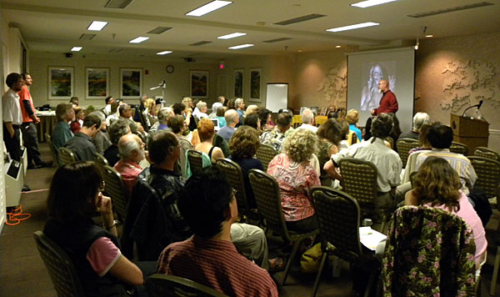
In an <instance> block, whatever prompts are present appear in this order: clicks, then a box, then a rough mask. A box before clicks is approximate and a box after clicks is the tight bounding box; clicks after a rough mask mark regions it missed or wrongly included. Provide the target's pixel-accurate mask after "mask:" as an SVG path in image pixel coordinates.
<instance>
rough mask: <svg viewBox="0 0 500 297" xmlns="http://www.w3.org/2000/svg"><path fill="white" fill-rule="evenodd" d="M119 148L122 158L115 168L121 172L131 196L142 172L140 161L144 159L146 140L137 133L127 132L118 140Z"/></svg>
mask: <svg viewBox="0 0 500 297" xmlns="http://www.w3.org/2000/svg"><path fill="white" fill-rule="evenodd" d="M118 149H119V150H120V156H121V159H120V161H118V163H116V164H115V166H114V168H115V169H116V171H118V172H119V173H120V174H121V176H122V179H123V183H124V184H125V188H127V192H128V195H129V197H130V195H131V193H132V188H133V187H134V184H135V181H136V180H137V176H139V174H140V173H141V172H142V168H141V167H140V166H139V162H141V161H142V160H143V159H144V142H142V140H141V138H140V137H139V136H137V135H135V134H126V135H123V136H122V137H121V138H120V140H119V141H118Z"/></svg>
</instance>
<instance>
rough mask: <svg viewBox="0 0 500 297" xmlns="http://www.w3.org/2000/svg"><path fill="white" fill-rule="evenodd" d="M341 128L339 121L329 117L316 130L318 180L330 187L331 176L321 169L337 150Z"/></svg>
mask: <svg viewBox="0 0 500 297" xmlns="http://www.w3.org/2000/svg"><path fill="white" fill-rule="evenodd" d="M341 130H342V127H341V125H340V123H339V122H338V121H337V120H336V119H333V118H331V119H328V120H327V121H326V122H325V123H323V125H321V126H320V127H319V129H318V132H316V135H318V147H319V151H318V161H319V167H320V171H321V176H320V180H321V184H322V185H323V186H330V187H331V186H332V185H333V181H332V179H331V177H330V176H329V175H328V173H326V171H325V170H324V169H323V166H325V163H326V162H328V160H330V157H331V156H332V155H333V154H336V153H338V152H339V145H340V140H341V138H340V135H341ZM360 133H361V132H360Z"/></svg>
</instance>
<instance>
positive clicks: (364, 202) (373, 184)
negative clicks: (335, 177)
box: [339, 158, 378, 212]
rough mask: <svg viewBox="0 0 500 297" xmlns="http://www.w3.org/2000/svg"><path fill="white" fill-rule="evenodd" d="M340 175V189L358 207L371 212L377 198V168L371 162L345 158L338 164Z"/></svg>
mask: <svg viewBox="0 0 500 297" xmlns="http://www.w3.org/2000/svg"><path fill="white" fill-rule="evenodd" d="M339 166H340V173H341V175H342V178H343V181H342V189H343V191H344V192H346V193H347V194H349V195H351V196H352V197H354V199H356V200H357V201H358V203H359V206H360V207H361V208H362V209H363V210H364V211H367V210H368V212H372V211H373V210H374V207H375V202H374V201H375V199H376V198H377V189H378V186H377V175H378V171H377V167H375V165H373V163H372V162H369V161H363V160H358V159H353V158H346V159H343V160H341V161H340V162H339Z"/></svg>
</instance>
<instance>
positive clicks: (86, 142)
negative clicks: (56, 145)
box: [64, 115, 101, 161]
mask: <svg viewBox="0 0 500 297" xmlns="http://www.w3.org/2000/svg"><path fill="white" fill-rule="evenodd" d="M100 128H101V120H100V119H99V118H98V117H97V116H95V115H88V116H86V117H85V119H84V120H83V126H82V128H81V130H80V132H78V133H76V134H75V136H74V137H73V138H71V139H70V140H69V141H68V142H66V144H64V147H66V148H67V149H69V150H70V151H72V152H73V153H74V154H75V158H76V160H77V161H94V159H95V153H96V152H97V151H96V147H95V144H94V143H93V142H92V139H93V138H94V137H95V135H96V134H97V133H98V132H99V129H100Z"/></svg>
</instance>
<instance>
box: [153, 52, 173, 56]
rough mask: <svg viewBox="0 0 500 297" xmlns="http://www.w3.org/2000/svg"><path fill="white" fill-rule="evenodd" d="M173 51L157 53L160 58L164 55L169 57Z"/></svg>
mask: <svg viewBox="0 0 500 297" xmlns="http://www.w3.org/2000/svg"><path fill="white" fill-rule="evenodd" d="M171 53H172V51H163V52H158V53H156V54H157V55H158V56H163V55H168V54H171Z"/></svg>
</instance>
